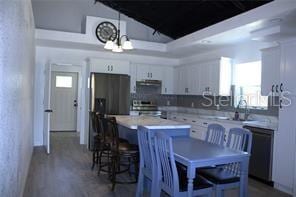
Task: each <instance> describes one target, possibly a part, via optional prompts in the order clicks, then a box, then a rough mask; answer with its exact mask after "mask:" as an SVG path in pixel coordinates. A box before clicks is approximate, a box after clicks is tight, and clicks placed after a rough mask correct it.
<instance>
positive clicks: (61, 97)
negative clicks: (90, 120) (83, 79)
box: [50, 71, 78, 132]
mask: <svg viewBox="0 0 296 197" xmlns="http://www.w3.org/2000/svg"><path fill="white" fill-rule="evenodd" d="M50 100H51V108H52V111H53V113H52V116H51V120H50V131H51V132H54V131H55V132H56V131H61V132H64V131H73V132H76V131H77V130H78V129H77V107H78V73H77V72H58V71H52V74H51V94H50Z"/></svg>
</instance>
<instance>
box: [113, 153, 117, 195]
mask: <svg viewBox="0 0 296 197" xmlns="http://www.w3.org/2000/svg"><path fill="white" fill-rule="evenodd" d="M117 162H118V161H117V156H112V158H111V163H112V169H111V182H112V188H111V190H112V191H114V189H115V184H116V171H117Z"/></svg>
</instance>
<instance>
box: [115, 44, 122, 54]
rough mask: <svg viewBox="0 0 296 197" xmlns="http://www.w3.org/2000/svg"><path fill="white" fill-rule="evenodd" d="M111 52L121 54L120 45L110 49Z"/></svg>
mask: <svg viewBox="0 0 296 197" xmlns="http://www.w3.org/2000/svg"><path fill="white" fill-rule="evenodd" d="M112 51H113V52H115V53H121V52H122V51H123V50H122V47H121V45H119V46H118V45H114V47H113V49H112Z"/></svg>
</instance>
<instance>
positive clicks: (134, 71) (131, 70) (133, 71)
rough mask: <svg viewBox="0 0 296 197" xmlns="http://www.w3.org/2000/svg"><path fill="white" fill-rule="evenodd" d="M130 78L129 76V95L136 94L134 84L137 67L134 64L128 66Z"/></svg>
mask: <svg viewBox="0 0 296 197" xmlns="http://www.w3.org/2000/svg"><path fill="white" fill-rule="evenodd" d="M130 76H131V80H130V81H131V87H130V91H131V93H136V82H137V66H136V65H134V64H131V65H130Z"/></svg>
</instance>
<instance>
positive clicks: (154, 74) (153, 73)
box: [137, 64, 163, 81]
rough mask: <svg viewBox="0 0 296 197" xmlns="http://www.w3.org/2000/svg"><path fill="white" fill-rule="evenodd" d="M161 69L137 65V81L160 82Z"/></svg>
mask: <svg viewBox="0 0 296 197" xmlns="http://www.w3.org/2000/svg"><path fill="white" fill-rule="evenodd" d="M162 69H163V68H162V67H161V66H152V65H140V64H139V65H137V81H142V80H147V79H148V80H162Z"/></svg>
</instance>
